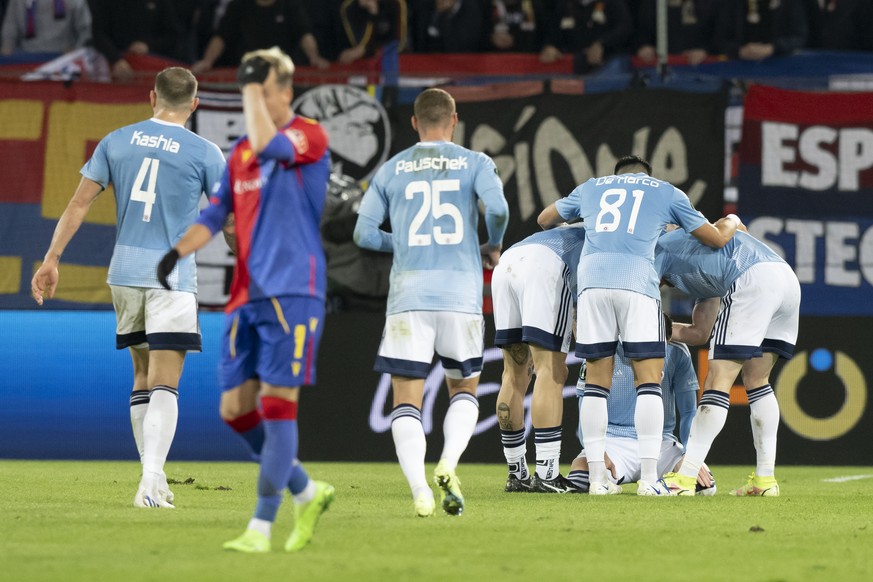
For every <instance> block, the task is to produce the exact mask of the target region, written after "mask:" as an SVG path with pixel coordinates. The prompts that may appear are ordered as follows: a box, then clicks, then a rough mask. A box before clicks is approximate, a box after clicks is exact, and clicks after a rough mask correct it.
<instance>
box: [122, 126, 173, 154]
mask: <svg viewBox="0 0 873 582" xmlns="http://www.w3.org/2000/svg"><path fill="white" fill-rule="evenodd" d="M130 144H131V145H138V146H142V147H146V148H160V149H162V150H164V151H165V152H170V153H173V154H178V153H179V149H180V148H181V146H180V145H179V142H177V141H176V140H174V139H173V138H171V137H164V134H161V135H148V134H145V133H143V132H141V131H134V132H133V135H131V136H130Z"/></svg>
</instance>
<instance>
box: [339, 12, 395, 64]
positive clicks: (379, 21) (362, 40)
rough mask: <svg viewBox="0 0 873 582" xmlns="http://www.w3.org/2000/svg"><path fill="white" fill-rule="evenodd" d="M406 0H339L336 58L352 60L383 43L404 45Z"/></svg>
mask: <svg viewBox="0 0 873 582" xmlns="http://www.w3.org/2000/svg"><path fill="white" fill-rule="evenodd" d="M406 21H407V13H406V0H342V2H341V4H340V6H339V25H340V26H339V27H337V28H339V29H340V30H338V31H337V32H338V33H339V34H338V35H337V36H338V37H339V38H338V39H337V47H338V48H339V50H340V53H339V56H338V58H337V60H338V61H339V62H340V63H343V64H349V63H353V62H355V61H356V60H358V59H361V58H363V57H372V56H373V55H375V54H376V52H377V51H378V50H379V49H380V48H381V47H382V46H384V45H385V44H386V43H389V42H392V41H397V43H398V44H397V50H398V51H403V50H404V49H405V48H406Z"/></svg>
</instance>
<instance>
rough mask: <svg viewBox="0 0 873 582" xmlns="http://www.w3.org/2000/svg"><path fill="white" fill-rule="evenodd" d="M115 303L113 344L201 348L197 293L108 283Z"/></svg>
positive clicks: (166, 348) (160, 347) (120, 346)
mask: <svg viewBox="0 0 873 582" xmlns="http://www.w3.org/2000/svg"><path fill="white" fill-rule="evenodd" d="M109 288H110V289H111V291H112V304H113V306H114V307H115V320H116V328H115V347H116V348H117V349H119V350H121V349H124V348H129V347H133V348H146V347H148V349H149V350H177V351H192V352H199V351H200V350H201V339H200V324H199V322H198V320H197V296H196V295H194V294H193V293H188V292H187V291H167V290H166V289H150V288H146V287H122V286H120V285H110V286H109Z"/></svg>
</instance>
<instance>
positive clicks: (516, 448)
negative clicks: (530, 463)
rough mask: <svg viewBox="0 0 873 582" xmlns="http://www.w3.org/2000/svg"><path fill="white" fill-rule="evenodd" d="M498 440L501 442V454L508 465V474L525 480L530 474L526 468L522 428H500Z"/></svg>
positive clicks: (525, 446) (525, 449) (525, 445)
mask: <svg viewBox="0 0 873 582" xmlns="http://www.w3.org/2000/svg"><path fill="white" fill-rule="evenodd" d="M500 442H501V443H502V444H503V456H504V457H506V464H507V466H508V467H509V474H510V475H515V477H516V478H518V479H521V480H525V479H527V478H528V477H529V476H530V474H529V473H528V469H527V459H525V456H526V455H527V443H526V442H525V440H524V429H523V428H521V429H519V430H504V429H501V430H500Z"/></svg>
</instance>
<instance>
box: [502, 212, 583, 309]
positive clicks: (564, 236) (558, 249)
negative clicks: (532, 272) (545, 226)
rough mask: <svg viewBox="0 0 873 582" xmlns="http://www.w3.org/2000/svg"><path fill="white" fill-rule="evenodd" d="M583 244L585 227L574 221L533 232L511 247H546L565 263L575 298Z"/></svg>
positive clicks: (568, 281) (569, 283)
mask: <svg viewBox="0 0 873 582" xmlns="http://www.w3.org/2000/svg"><path fill="white" fill-rule="evenodd" d="M584 244H585V227H584V226H583V225H582V223H576V224H574V225H570V226H566V225H564V226H559V227H557V228H553V229H550V230H544V231H542V232H535V233H534V234H532V235H530V236H529V237H527V238H525V239H524V240H521V241H519V242H517V243H515V244H514V245H512V246H513V247H522V246H525V245H540V246H544V247H546V248H548V249H549V250H551V251H552V252H553V253H555V254H556V255H558V257H559V258H560V259H561V261H563V263H564V264H565V265H567V269H568V275H567V285H568V286H569V287H570V291H571V292H572V293H573V297H574V298H575V297H576V295H577V290H576V280H577V279H576V270H577V269H578V267H579V255H580V254H582V245H584Z"/></svg>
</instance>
